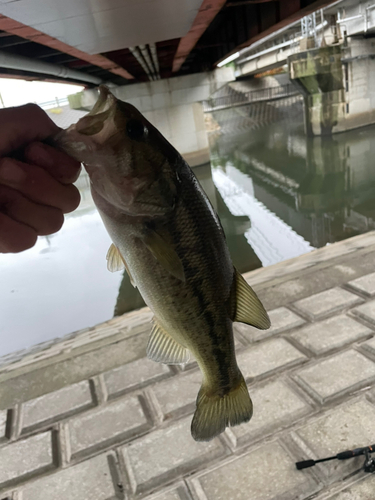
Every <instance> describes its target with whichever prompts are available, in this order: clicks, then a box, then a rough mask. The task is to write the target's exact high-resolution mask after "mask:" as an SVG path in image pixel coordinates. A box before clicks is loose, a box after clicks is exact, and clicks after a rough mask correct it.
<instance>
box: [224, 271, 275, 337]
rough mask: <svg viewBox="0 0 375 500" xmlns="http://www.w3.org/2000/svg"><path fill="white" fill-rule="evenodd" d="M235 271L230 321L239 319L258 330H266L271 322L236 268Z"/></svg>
mask: <svg viewBox="0 0 375 500" xmlns="http://www.w3.org/2000/svg"><path fill="white" fill-rule="evenodd" d="M235 272H236V276H235V284H234V285H235V290H236V308H235V316H234V318H232V321H239V322H240V323H246V324H247V325H251V326H255V327H256V328H259V329H260V330H267V329H268V328H269V327H270V326H271V322H270V319H269V317H268V314H267V312H266V310H265V309H264V307H263V304H262V303H261V301H260V300H259V299H258V297H257V295H256V293H255V292H254V290H253V289H252V288H251V286H250V285H249V284H248V283H247V282H246V280H245V279H244V278H243V277H242V276H241V274H240V273H239V272H238V271H237V269H235Z"/></svg>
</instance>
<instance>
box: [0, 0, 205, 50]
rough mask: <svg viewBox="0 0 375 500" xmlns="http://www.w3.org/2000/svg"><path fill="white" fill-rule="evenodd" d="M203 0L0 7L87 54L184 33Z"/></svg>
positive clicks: (30, 2)
mask: <svg viewBox="0 0 375 500" xmlns="http://www.w3.org/2000/svg"><path fill="white" fill-rule="evenodd" d="M201 4H202V0H126V1H124V0H64V1H61V0H48V2H46V1H45V0H17V2H14V1H13V0H1V1H0V5H1V13H2V14H3V15H5V16H7V17H10V18H11V19H15V20H16V21H19V22H21V23H24V24H26V25H28V26H32V27H33V28H35V29H37V30H39V31H41V32H42V33H46V34H47V35H50V36H52V37H54V38H57V39H58V40H60V41H61V42H64V43H67V44H68V45H71V46H72V47H75V48H77V49H79V50H82V51H83V52H87V53H88V54H100V53H103V52H108V51H111V50H118V49H123V48H124V47H132V46H135V45H142V44H146V43H150V42H154V43H155V42H159V41H161V40H172V39H173V38H181V37H183V36H185V35H186V34H187V32H188V31H189V29H190V27H191V25H192V24H193V21H194V19H195V17H196V15H197V13H198V10H199V8H200V6H201Z"/></svg>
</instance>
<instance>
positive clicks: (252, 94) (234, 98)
mask: <svg viewBox="0 0 375 500" xmlns="http://www.w3.org/2000/svg"><path fill="white" fill-rule="evenodd" d="M297 94H299V92H298V90H297V89H296V87H295V86H294V85H293V84H292V83H288V84H287V85H282V86H280V87H267V88H265V89H259V90H252V91H249V92H238V91H237V92H236V91H234V92H233V94H228V95H224V96H220V97H214V98H211V99H208V100H207V101H203V110H204V112H205V113H207V112H209V111H216V110H219V109H225V108H231V107H234V106H244V105H246V104H250V103H253V102H261V101H272V100H274V99H282V98H283V97H290V96H293V95H297Z"/></svg>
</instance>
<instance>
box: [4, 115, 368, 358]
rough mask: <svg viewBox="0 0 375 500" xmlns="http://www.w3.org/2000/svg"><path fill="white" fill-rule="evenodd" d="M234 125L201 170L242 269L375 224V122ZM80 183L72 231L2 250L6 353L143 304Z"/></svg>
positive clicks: (298, 118) (296, 119) (85, 186)
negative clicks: (111, 261)
mask: <svg viewBox="0 0 375 500" xmlns="http://www.w3.org/2000/svg"><path fill="white" fill-rule="evenodd" d="M241 113H242V115H243V114H244V109H242V110H241ZM271 121H273V120H271ZM231 123H232V122H231ZM233 123H235V122H233ZM233 123H232V125H231V126H230V127H229V128H228V127H227V128H225V127H223V134H222V135H221V136H219V137H217V138H216V139H214V140H212V164H211V166H210V165H205V166H202V167H198V168H196V169H195V173H196V174H197V176H198V178H199V180H200V182H201V183H202V186H203V188H204V189H205V191H206V192H207V194H208V196H209V198H210V200H211V202H212V204H213V206H214V207H215V208H216V210H217V211H218V213H219V216H220V218H221V221H222V224H223V227H224V230H225V232H226V234H227V240H228V245H229V248H230V251H231V254H232V257H233V261H234V264H235V265H236V266H237V268H238V269H239V270H240V271H241V272H245V271H249V270H251V269H255V268H258V267H260V266H268V265H271V264H274V263H276V262H280V261H283V260H285V259H288V258H291V257H295V256H297V255H301V254H303V253H306V252H309V251H311V250H312V249H313V248H316V247H321V246H324V245H326V244H328V243H333V242H335V241H339V240H342V239H345V238H348V237H350V236H354V235H356V234H360V233H363V232H366V231H368V230H371V229H375V167H374V162H375V141H374V136H375V126H372V127H368V128H364V129H358V130H355V131H351V132H347V133H345V134H341V135H337V136H334V137H333V138H328V139H321V138H314V139H310V138H306V137H305V136H304V134H303V127H302V116H301V115H298V114H297V115H296V116H294V118H293V119H292V120H290V119H289V120H284V121H282V120H277V121H276V123H269V124H266V125H265V124H263V126H262V127H260V128H258V129H254V128H253V129H250V130H249V128H248V125H249V123H245V124H244V123H243V122H241V123H240V124H239V126H238V128H237V129H236V127H234V126H233ZM79 184H80V189H81V192H82V197H83V200H82V203H81V206H80V208H79V209H78V210H77V211H76V212H75V213H74V214H72V215H70V216H68V217H67V219H66V223H65V225H64V228H63V229H62V231H60V232H59V233H57V234H56V235H53V236H51V237H48V238H40V240H39V241H38V243H37V245H36V246H35V247H34V248H33V249H31V250H29V251H27V252H24V253H22V254H19V255H1V256H0V275H1V284H0V303H1V316H0V356H1V355H4V354H6V353H10V352H13V351H16V350H19V349H22V348H26V347H29V346H32V345H34V344H36V343H39V342H43V341H48V340H50V339H54V338H56V337H59V336H62V335H64V334H66V333H70V332H72V331H75V330H78V329H81V328H85V327H88V326H93V325H95V324H96V323H98V322H102V321H105V320H107V319H110V318H111V317H112V316H113V314H114V313H116V314H121V313H123V312H125V311H127V310H131V309H133V308H138V307H141V306H142V304H143V302H142V299H141V298H140V296H139V295H138V292H137V291H136V290H135V289H134V288H133V287H132V286H131V284H130V282H129V279H128V277H127V276H126V274H125V276H123V275H122V273H114V274H112V273H109V272H108V271H107V269H106V260H105V255H106V252H107V249H108V247H109V245H110V240H109V237H108V236H107V234H106V232H105V230H104V227H103V225H102V223H101V220H100V217H99V215H98V213H97V212H96V209H95V207H94V205H93V203H92V201H91V198H90V195H89V187H88V180H87V177H86V176H82V178H81V179H80V180H79Z"/></svg>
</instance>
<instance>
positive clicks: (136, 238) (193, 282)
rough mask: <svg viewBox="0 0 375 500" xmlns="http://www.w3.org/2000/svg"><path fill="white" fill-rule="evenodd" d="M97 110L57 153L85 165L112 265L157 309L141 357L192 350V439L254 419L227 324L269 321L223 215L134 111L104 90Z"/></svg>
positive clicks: (175, 358)
mask: <svg viewBox="0 0 375 500" xmlns="http://www.w3.org/2000/svg"><path fill="white" fill-rule="evenodd" d="M99 90H100V95H99V99H98V101H97V103H96V105H95V107H94V108H93V110H92V111H91V112H90V113H89V114H88V115H86V116H84V117H83V118H81V119H80V120H79V121H78V123H77V124H75V125H72V126H71V127H69V128H68V129H67V130H66V131H63V132H61V133H60V134H59V135H58V136H57V138H56V142H57V144H58V145H59V147H60V148H62V149H63V150H64V151H66V152H67V153H69V154H70V155H71V156H73V157H74V158H76V159H77V160H79V161H81V162H82V163H83V164H84V166H85V168H86V170H87V172H88V174H89V176H90V180H91V192H92V196H93V199H94V201H95V204H96V206H97V208H98V210H99V212H100V215H101V217H102V219H103V222H104V224H105V227H106V229H107V231H108V233H109V235H110V237H111V239H112V241H113V244H112V245H111V247H110V249H109V251H108V254H107V260H108V268H109V270H110V271H116V270H120V269H123V268H124V267H125V268H126V270H127V272H128V274H129V277H130V279H131V281H132V283H133V284H134V285H135V286H137V287H138V289H139V291H140V293H141V295H142V297H143V298H144V300H145V302H146V304H147V305H148V306H149V307H150V308H151V310H152V311H153V313H154V319H153V328H152V331H151V336H150V339H149V341H148V345H147V356H148V357H149V358H150V359H152V360H154V361H157V362H160V363H166V364H183V363H187V361H188V360H189V352H190V353H192V354H193V356H194V357H195V359H196V360H197V362H198V365H199V367H200V369H201V372H202V376H203V381H202V386H201V389H200V391H199V393H198V396H197V402H196V411H195V414H194V417H193V420H192V424H191V433H192V436H193V438H194V439H195V440H197V441H208V440H210V439H212V438H213V437H215V436H217V435H218V434H220V433H221V432H223V431H224V430H225V428H226V427H227V426H228V425H232V426H233V425H237V424H240V423H242V422H247V421H249V420H250V418H251V416H252V413H253V407H252V402H251V399H250V396H249V393H248V390H247V386H246V383H245V380H244V378H243V376H242V374H241V372H240V370H239V368H238V366H237V362H236V357H235V351H234V340H233V328H232V324H233V322H234V321H240V322H243V323H247V324H249V325H252V326H255V327H257V328H260V329H267V328H269V326H270V320H269V318H268V315H267V313H266V311H265V309H264V308H263V306H262V304H261V302H260V301H259V299H258V297H257V296H256V294H255V292H254V291H253V290H252V288H251V287H250V286H249V285H248V284H247V282H246V281H245V280H244V279H243V277H242V276H241V275H240V274H239V273H238V272H237V271H236V269H235V268H234V267H233V264H232V261H231V258H230V255H229V251H228V248H227V245H226V241H225V235H224V232H223V229H222V227H221V224H220V221H219V218H218V216H217V214H216V213H215V210H214V209H213V207H212V206H211V204H210V202H209V200H208V198H207V196H206V195H205V193H204V192H203V190H202V188H201V187H200V185H199V182H198V181H197V179H196V177H195V175H194V174H193V172H192V170H191V169H190V167H189V166H188V165H187V163H186V162H185V161H184V160H183V159H182V157H181V156H180V154H179V153H178V152H177V151H176V150H175V149H174V148H173V146H172V145H171V144H169V143H168V142H167V140H166V139H165V138H164V137H163V136H162V135H161V134H160V133H159V132H158V130H156V128H155V127H153V126H152V125H151V124H150V123H149V122H148V121H147V120H146V119H145V117H143V116H142V115H141V113H140V112H139V111H137V109H136V108H134V106H132V105H130V104H128V103H124V102H121V101H119V100H118V99H116V98H115V97H114V96H113V95H112V94H111V93H110V92H109V90H108V89H107V88H106V87H100V89H99Z"/></svg>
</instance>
